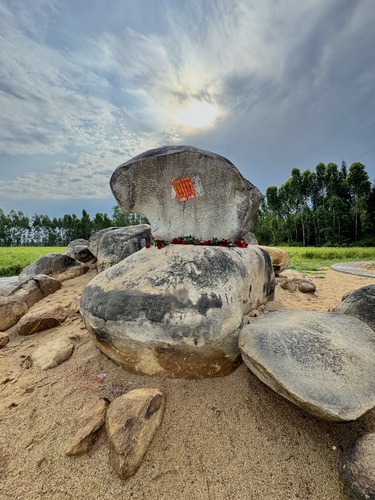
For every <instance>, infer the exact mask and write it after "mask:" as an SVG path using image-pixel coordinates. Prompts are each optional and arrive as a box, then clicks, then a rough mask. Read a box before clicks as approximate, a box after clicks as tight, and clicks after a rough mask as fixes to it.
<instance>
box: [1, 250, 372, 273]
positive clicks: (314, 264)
mask: <svg viewBox="0 0 375 500" xmlns="http://www.w3.org/2000/svg"><path fill="white" fill-rule="evenodd" d="M280 248H282V249H283V250H285V251H287V252H288V253H289V255H290V259H291V264H290V266H289V267H290V268H291V269H296V270H297V271H300V272H305V273H306V272H307V273H308V272H311V273H313V272H319V271H321V270H323V269H324V268H327V267H329V266H330V265H331V264H334V263H335V262H340V261H342V262H346V261H355V260H374V261H375V247H346V248H335V247H280ZM64 250H65V247H0V277H5V276H16V275H18V274H19V273H20V272H21V271H22V269H23V268H25V267H26V266H28V265H29V264H31V262H33V261H34V260H36V259H37V258H38V257H40V256H41V255H44V254H46V253H49V252H57V253H62V252H63V251H64Z"/></svg>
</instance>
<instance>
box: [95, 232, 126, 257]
mask: <svg viewBox="0 0 375 500" xmlns="http://www.w3.org/2000/svg"><path fill="white" fill-rule="evenodd" d="M116 229H120V228H119V227H117V226H114V227H106V228H105V229H101V230H100V231H97V232H96V233H93V234H92V235H91V236H90V238H89V242H88V247H89V250H90V252H91V253H92V254H93V255H94V256H95V257H97V256H98V251H99V244H100V240H101V239H102V238H103V236H104V235H105V234H106V233H108V232H111V231H116Z"/></svg>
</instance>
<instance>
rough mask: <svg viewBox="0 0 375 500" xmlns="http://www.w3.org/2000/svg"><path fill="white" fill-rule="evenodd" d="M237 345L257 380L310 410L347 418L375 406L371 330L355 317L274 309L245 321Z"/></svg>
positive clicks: (319, 414) (374, 340) (328, 416)
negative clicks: (247, 321) (247, 323)
mask: <svg viewBox="0 0 375 500" xmlns="http://www.w3.org/2000/svg"><path fill="white" fill-rule="evenodd" d="M239 347H240V350H241V353H242V357H243V360H244V361H245V363H246V364H247V366H248V367H249V368H250V370H251V371H252V372H253V373H254V374H255V375H256V376H257V377H258V378H259V379H260V380H261V381H262V382H264V383H265V384H267V385H268V386H270V387H271V388H272V389H273V390H275V391H276V392H277V393H279V394H281V395H282V396H284V397H285V398H286V399H288V400H289V401H292V402H293V403H295V404H296V405H298V406H300V407H301V408H303V409H304V410H306V411H308V412H309V413H311V414H312V415H315V416H317V417H321V418H324V419H326V420H330V421H336V422H340V421H350V420H355V419H357V418H359V417H360V416H361V415H363V414H364V413H366V412H367V411H368V410H370V409H371V408H373V407H374V406H375V377H374V373H375V333H374V332H373V330H372V329H371V328H370V327H369V326H368V325H367V324H365V323H363V322H362V321H360V320H358V319H357V318H354V317H351V316H347V315H346V314H336V313H323V312H316V311H275V312H272V313H269V314H267V315H264V316H261V317H259V318H255V319H252V320H251V323H250V324H249V325H245V326H244V327H243V329H242V332H241V333H240V337H239Z"/></svg>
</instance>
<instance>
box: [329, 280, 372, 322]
mask: <svg viewBox="0 0 375 500" xmlns="http://www.w3.org/2000/svg"><path fill="white" fill-rule="evenodd" d="M334 311H335V312H337V313H341V314H348V315H349V316H354V317H355V318H358V319H360V320H361V321H364V322H365V323H367V324H368V325H369V326H370V327H371V328H372V329H373V330H374V331H375V285H366V286H363V287H362V288H358V290H354V291H353V292H352V293H350V294H349V295H348V296H347V297H346V298H345V299H344V300H343V301H342V302H341V304H340V305H338V306H337V307H336V308H335V309H334Z"/></svg>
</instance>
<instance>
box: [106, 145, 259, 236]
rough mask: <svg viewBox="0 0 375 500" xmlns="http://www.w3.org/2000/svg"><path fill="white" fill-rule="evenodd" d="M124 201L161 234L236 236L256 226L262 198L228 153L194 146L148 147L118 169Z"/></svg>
mask: <svg viewBox="0 0 375 500" xmlns="http://www.w3.org/2000/svg"><path fill="white" fill-rule="evenodd" d="M110 186H111V189H112V192H113V195H114V197H115V198H116V200H117V202H118V204H119V206H120V207H121V208H122V209H123V210H124V211H127V212H138V213H141V214H143V215H145V216H146V217H147V219H148V221H149V222H150V224H151V228H152V234H153V236H154V237H155V238H156V239H161V240H169V241H170V240H172V239H173V238H178V237H179V236H188V235H191V236H194V237H195V238H198V239H201V240H211V239H213V238H217V239H218V240H224V239H227V240H230V241H236V240H237V239H238V238H239V237H241V236H243V235H244V234H246V233H247V232H248V231H250V229H251V227H252V225H253V223H254V222H255V217H256V213H257V209H258V206H259V204H260V202H261V200H262V195H261V193H260V192H259V190H258V189H257V188H256V187H255V186H253V185H252V184H251V183H250V182H249V181H247V180H246V179H244V178H243V177H242V175H241V174H240V173H239V171H238V170H237V168H236V167H235V166H234V165H233V164H232V163H231V162H230V161H229V160H227V159H226V158H223V157H222V156H219V155H217V154H214V153H211V152H208V151H203V150H202V149H197V148H193V147H190V146H165V147H161V148H157V149H152V150H150V151H146V152H145V153H142V154H140V155H138V156H136V157H135V158H132V159H131V160H129V161H127V162H125V163H123V164H122V165H120V166H119V167H117V169H116V170H115V171H114V173H113V175H112V177H111V181H110Z"/></svg>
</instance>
